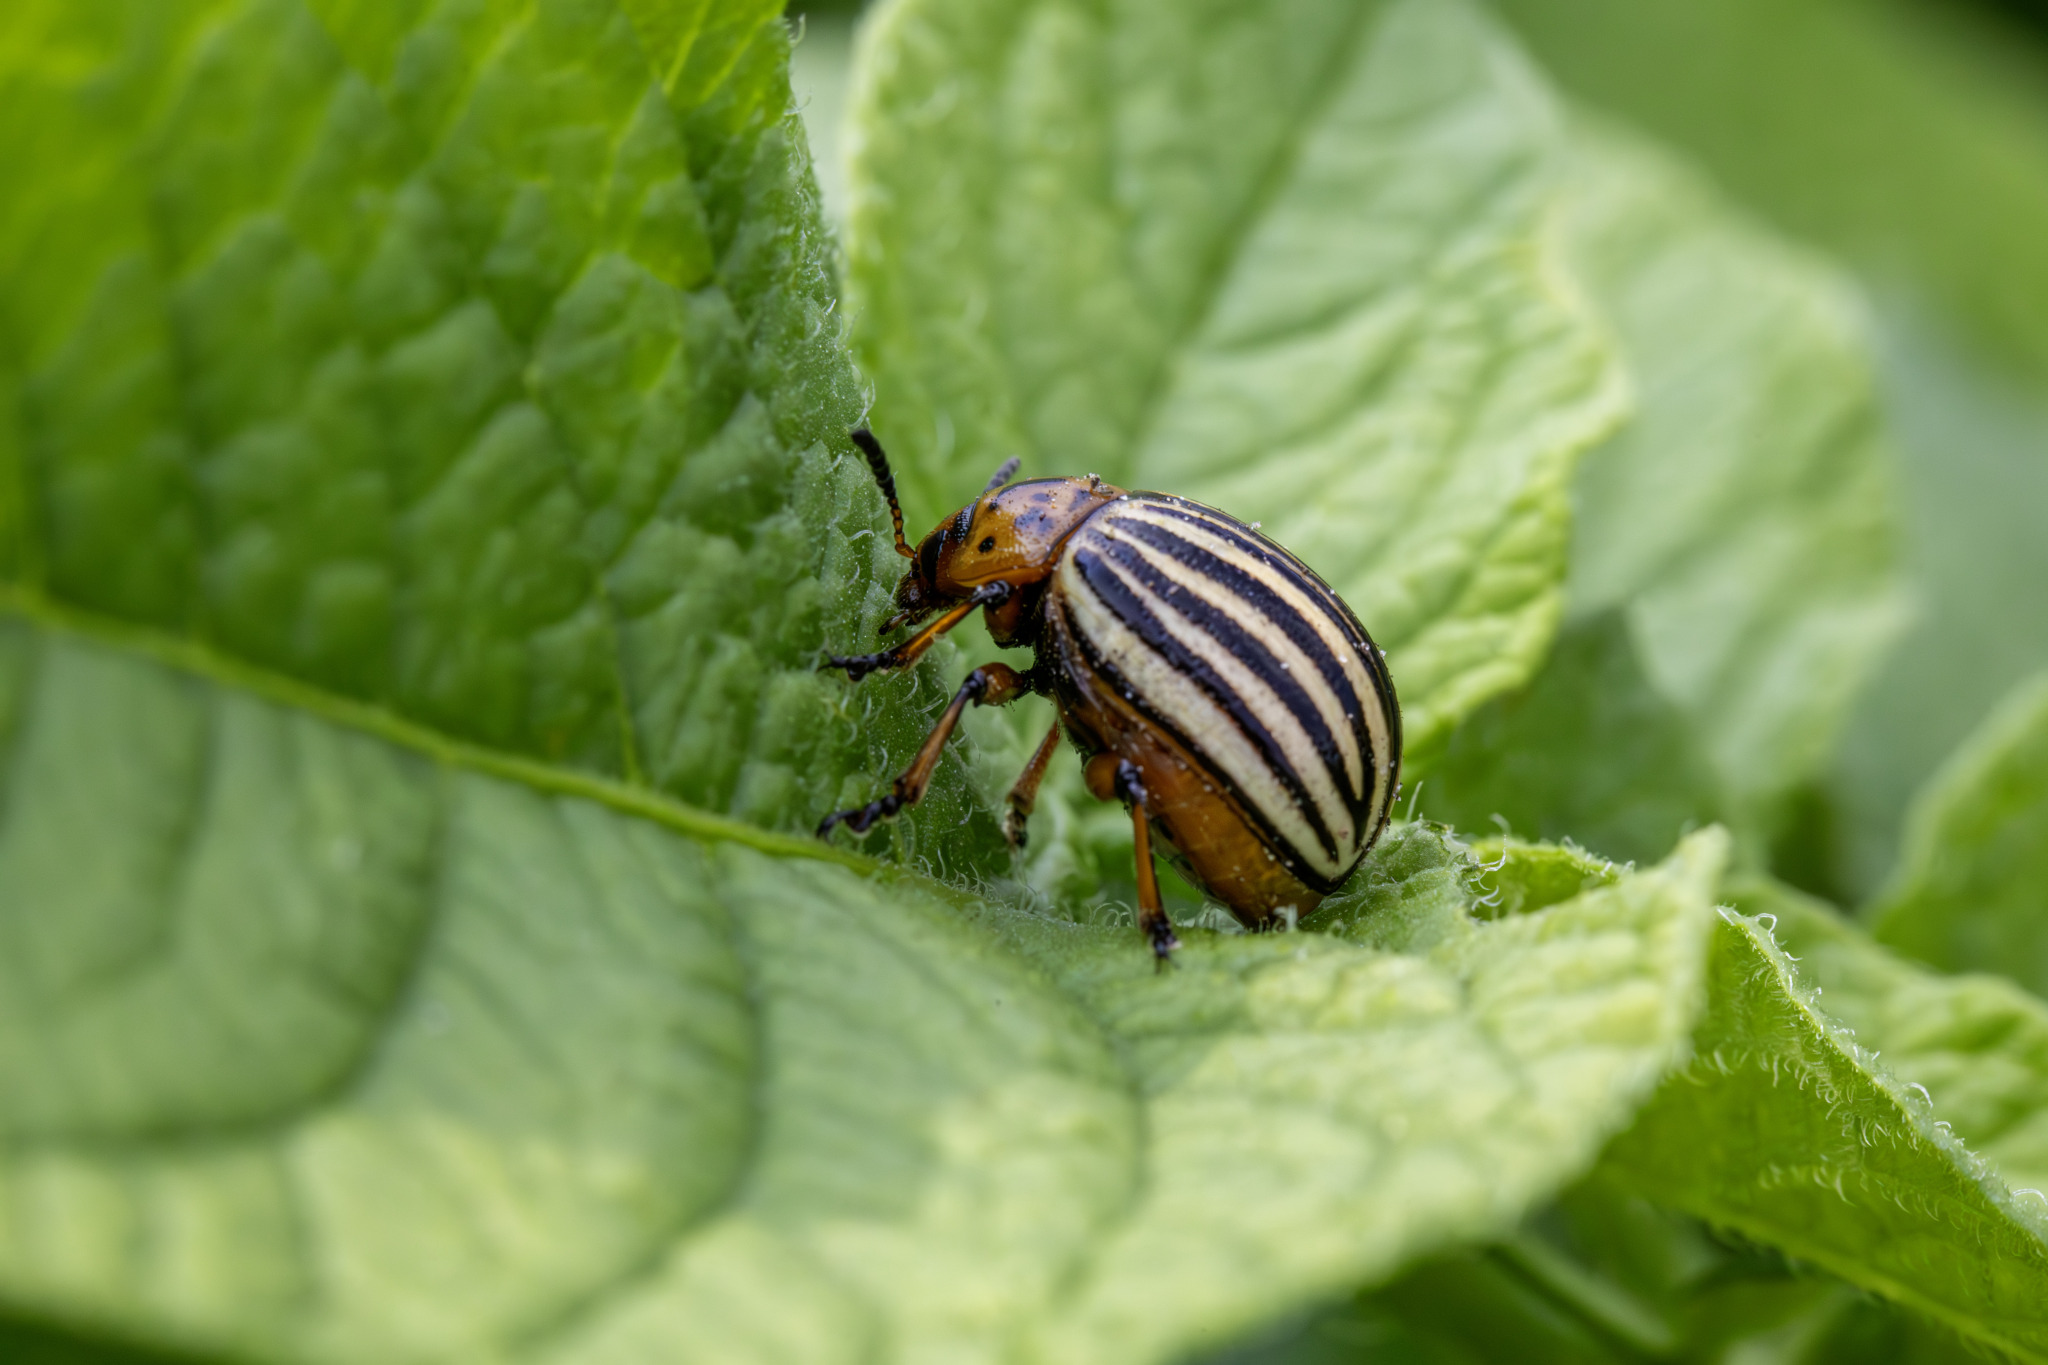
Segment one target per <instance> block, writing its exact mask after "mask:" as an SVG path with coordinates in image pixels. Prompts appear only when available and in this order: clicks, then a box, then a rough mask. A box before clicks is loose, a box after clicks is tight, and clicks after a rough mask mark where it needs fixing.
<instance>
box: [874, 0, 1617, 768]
mask: <svg viewBox="0 0 2048 1365" xmlns="http://www.w3.org/2000/svg"><path fill="white" fill-rule="evenodd" d="M855 85H856V89H855V95H854V101H853V108H852V111H851V114H850V119H849V124H850V126H849V130H848V134H847V136H848V137H849V138H850V140H851V147H852V149H853V150H852V186H851V205H850V209H849V214H848V254H849V261H850V279H849V284H850V287H851V290H852V293H853V301H854V304H855V306H856V311H857V315H858V317H859V326H858V329H857V334H856V340H857V341H858V343H859V345H860V348H861V354H862V357H863V363H864V366H865V368H866V369H867V371H868V372H869V374H870V375H871V376H872V377H873V379H874V382H875V386H876V398H877V404H878V406H877V419H878V421H877V425H878V429H879V432H880V434H881V436H882V437H883V438H884V439H885V440H886V441H888V442H890V443H891V444H892V445H893V447H894V448H895V449H896V450H897V451H899V452H900V455H901V464H902V466H903V467H904V470H905V483H906V486H907V487H908V489H909V490H910V492H911V494H912V498H911V501H912V505H913V513H914V519H917V518H935V517H938V516H940V515H943V514H945V513H948V512H950V511H951V510H952V509H953V508H954V507H955V506H957V505H958V504H959V503H960V502H961V501H963V500H964V499H965V498H966V497H968V496H969V495H971V494H972V493H973V492H974V491H975V490H976V489H977V488H978V487H979V486H980V481H981V479H982V477H983V476H984V475H985V474H986V471H987V470H988V469H990V468H993V467H994V466H995V465H996V464H997V463H998V462H999V461H1000V460H1002V459H1003V458H1004V457H1005V456H1008V455H1010V454H1013V453H1015V454H1021V455H1022V456H1023V457H1024V460H1025V467H1026V471H1027V473H1030V474H1079V473H1087V472H1095V473H1099V474H1101V475H1102V476H1103V477H1105V478H1108V479H1111V480H1114V481H1118V482H1122V483H1126V484H1134V485H1139V486H1145V487H1153V488H1159V489H1164V490H1167V491H1171V492H1175V493H1180V494H1184V495H1187V496H1190V497H1194V498H1198V499H1202V500H1205V501H1209V502H1212V503H1214V504H1216V505H1218V506H1220V507H1223V508H1224V509H1226V510H1228V511H1230V512H1232V513H1233V514H1235V515H1237V516H1239V517H1241V518H1243V519H1245V520H1247V521H1256V522H1260V523H1262V524H1263V528H1264V530H1265V531H1266V532H1267V534H1269V535H1272V536H1273V537H1274V538H1275V539H1277V540H1279V541H1280V542H1281V543H1283V544H1285V545H1287V546H1288V547H1289V548H1290V549H1292V550H1294V551H1295V552H1296V553H1297V554H1299V555H1301V556H1302V557H1303V558H1304V559H1305V560H1306V561H1307V562H1308V563H1310V564H1311V565H1313V566H1314V567H1315V568H1316V569H1317V570H1318V571H1319V572H1320V573H1322V574H1323V576H1324V577H1325V578H1327V579H1328V580H1329V581H1330V582H1331V583H1332V585H1333V586H1335V587H1336V588H1337V589H1338V590H1339V592H1341V593H1342V594H1343V595H1344V597H1345V599H1346V600H1347V601H1348V602H1350V604H1351V605H1352V606H1353V607H1354V608H1355V609H1356V610H1357V611H1358V613H1359V615H1360V617H1361V619H1362V620H1364V622H1365V623H1366V625H1367V627H1368V628H1369V629H1370V630H1371V631H1373V633H1374V635H1375V637H1376V638H1377V639H1378V640H1379V641H1380V643H1381V644H1382V645H1383V646H1384V647H1385V648H1387V650H1388V651H1389V655H1390V658H1391V661H1392V669H1393V673H1394V677H1395V680H1396V683H1397V684H1398V686H1399V688H1400V690H1401V696H1402V702H1403V709H1404V712H1405V715H1406V721H1407V734H1408V741H1409V746H1410V755H1411V770H1415V769H1419V767H1420V765H1421V764H1422V763H1423V762H1425V761H1426V760H1427V758H1428V756H1429V754H1430V752H1431V750H1432V749H1433V748H1435V747H1436V746H1437V745H1438V744H1439V743H1440V742H1441V741H1442V740H1443V738H1444V737H1445V736H1446V735H1447V734H1448V732H1449V730H1450V727H1451V726H1452V725H1453V724H1454V723H1455V722H1456V721H1457V720H1458V719H1459V718H1460V717H1462V716H1463V715H1465V714H1466V713H1467V712H1469V711H1470V710H1471V709H1472V708H1473V707H1475V706H1477V705H1478V704H1479V703H1480V702H1482V701H1483V700H1485V699H1486V698H1487V697H1489V696H1491V695H1493V694H1495V693H1497V692H1499V691H1500V690H1502V689H1503V688H1506V687H1510V686H1513V685H1514V684H1515V683H1517V682H1519V681H1520V680H1522V679H1523V678H1526V677H1527V676H1528V674H1529V672H1530V671H1531V670H1532V669H1533V668H1534V667H1535V665H1536V663H1537V661H1538V660H1539V659H1540V658H1541V656H1542V653H1543V651H1544V650H1545V649H1546V648H1547V646H1548V644H1549V641H1550V637H1551V634H1552V631H1553V629H1554V627H1555V623H1556V619H1557V614H1558V611H1559V608H1560V601H1561V598H1560V592H1559V585H1560V580H1561V578H1562V575H1563V568H1564V559H1563V555H1564V550H1565V541H1566V536H1567V510H1568V509H1567V507H1566V502H1565V494H1566V485H1567V482H1568V480H1569V478H1570V474H1571V468H1572V465H1573V463H1574V460H1575V458H1576V456H1577V454H1578V453H1579V452H1580V451H1581V450H1582V449H1583V448H1584V447H1585V446H1586V445H1587V444H1588V443H1589V442H1590V441H1592V440H1594V439H1596V438H1597V437H1598V436H1600V435H1602V434H1603V433H1604V432H1605V431H1606V430H1608V429H1609V428H1610V427H1611V426H1612V425H1613V423H1614V421H1615V419H1616V418H1617V417H1618V415H1619V413H1620V390H1619V384H1618V372H1617V370H1616V368H1615V367H1614V365H1613V363H1612V360H1611V356H1610V354H1609V352H1608V350H1607V348H1606V347H1605V345H1604V344H1603V343H1602V341H1601V339H1600V336H1599V334H1598V332H1597V329H1596V327H1595V325H1594V323H1593V321H1592V319H1591V318H1590V316H1589V314H1588V313H1587V310H1586V309H1585V308H1584V306H1583V305H1582V304H1581V302H1580V301H1579V300H1578V298H1577V296H1576V294H1575V292H1574V290H1573V287H1572V285H1571V283H1570V281H1569V279H1568V277H1567V276H1566V275H1565V274H1564V273H1563V271H1562V269H1561V268H1560V263H1559V261H1558V259H1557V255H1556V252H1555V251H1554V249H1553V244H1552V242H1551V239H1550V236H1549V233H1548V230H1547V227H1548V222H1549V217H1550V215H1551V214H1552V212H1553V211H1554V209H1555V207H1556V199H1557V191H1558V188H1559V183H1560V171H1561V163H1560V158H1561V154H1562V151H1563V129H1562V127H1561V123H1560V118H1559V114H1558V110H1557V109H1556V107H1555V105H1554V103H1553V101H1552V100H1551V99H1550V97H1549V95H1548V94H1547V92H1546V91H1545V89H1544V87H1543V85H1542V83H1541V81H1540V78H1539V77H1538V76H1537V75H1536V73H1534V72H1533V71H1532V70H1531V69H1530V68H1529V67H1528V66H1527V65H1526V64H1525V63H1524V62H1522V60H1521V59H1520V57H1519V56H1518V55H1517V54H1516V52H1515V51H1514V49H1513V48H1512V46H1511V45H1509V44H1507V43H1506V42H1504V41H1503V40H1502V39H1501V37H1500V36H1499V35H1498V34H1497V33H1496V32H1495V31H1494V30H1493V28H1492V27H1491V26H1490V25H1489V24H1487V23H1486V22H1485V21H1483V20H1482V19H1481V18H1480V17H1479V16H1478V15H1476V14H1475V13H1474V12H1473V11H1472V10H1470V9H1469V8H1467V7H1466V6H1464V5H1462V4H1460V3H1457V0H1393V2H1392V3H1384V4H1382V3H1357V2H1355V0H1315V2H1312V3H1304V4H1277V3H1275V4H1262V5H1258V6H1254V7H1250V8H1247V7H1245V6H1242V5H1222V4H1207V5H1165V4H1148V5H1132V6H1127V7H1120V8H1117V9H1114V10H1108V11H1093V10H1088V9H1086V8H1084V7H1080V6H1072V5H1066V4H1060V3H1052V0H1036V2H1034V3H1025V4H1011V3H995V2H994V0H970V2H969V3H948V2H946V0H892V3H889V4H887V5H885V6H883V7H882V8H880V9H879V10H877V11H876V12H875V13H874V14H873V16H872V17H871V18H870V20H869V22H868V26H867V29H866V31H865V33H864V35H863V39H862V44H861V55H860V59H859V62H858V65H857V69H856V72H855Z"/></svg>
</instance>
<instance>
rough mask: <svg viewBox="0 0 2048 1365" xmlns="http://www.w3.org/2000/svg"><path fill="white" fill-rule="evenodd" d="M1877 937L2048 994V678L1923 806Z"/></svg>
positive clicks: (1959, 756) (1876, 917)
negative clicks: (1998, 973)
mask: <svg viewBox="0 0 2048 1365" xmlns="http://www.w3.org/2000/svg"><path fill="white" fill-rule="evenodd" d="M1872 915H1873V924H1874V926H1875V931H1876V934H1877V936H1878V938H1880V939H1882V940H1883V941H1884V942H1886V943H1889V944H1891V945H1892V946H1893V947H1895V948H1897V949H1898V950H1899V951H1901V952H1903V953H1906V954H1907V955H1909V956H1912V957H1917V958H1919V959H1920V960H1922V961H1923V962H1931V963H1933V964H1934V965H1935V966H1937V967H1941V968H1943V969H1946V970H1949V971H1978V972H2000V973H2003V974H2004V975H2006V976H2009V977H2011V978H2012V979H2014V980H2015V981H2018V982H2020V983H2021V984H2023V985H2025V986H2028V987H2030V988H2032V989H2033V990H2035V991H2036V992H2040V991H2044V990H2048V674H2042V675H2038V676H2036V677H2033V678H2030V679H2028V680H2027V681H2025V682H2023V683H2021V684H2020V686H2019V687H2017V688H2015V689H2014V690H2013V692H2012V694H2011V695H2010V696H2008V697H2007V698H2006V699H2005V700H2004V701H2003V702H2002V703H2001V704H2000V705H1999V707H1998V709H1997V710H1996V711H1994V712H1993V713H1992V715H1991V716H1990V717H1989V718H1987V719H1986V720H1985V721H1984V723H1983V724H1982V725H1981V726H1980V727H1979V728H1978V730H1977V732H1976V733H1975V734H1973V735H1971V736H1970V738H1969V739H1968V740H1966V741H1965V742H1964V744H1963V746H1962V747H1961V748H1960V749H1958V750H1957V751H1956V753H1955V754H1954V756H1952V757H1951V758H1950V759H1949V761H1948V763H1947V764H1946V765H1945V766H1944V767H1943V768H1942V770H1941V771H1940V772H1939V773H1937V774H1936V775H1935V777H1934V778H1933V780H1932V781H1931V782H1929V784H1928V786H1927V789H1926V790H1925V791H1924V792H1922V793H1921V796H1920V798H1919V800H1918V802H1916V804H1915V806H1914V808H1913V813H1912V817H1911V820H1910V823H1909V826H1908V830H1907V837H1906V846H1905V850H1904V852H1903V853H1902V854H1901V856H1900V864H1899V869H1898V872H1897V874H1896V876H1895V878H1894V880H1893V883H1892V885H1891V886H1890V887H1889V888H1888V889H1887V891H1886V894H1885V895H1884V896H1883V897H1882V898H1881V900H1880V901H1879V903H1878V904H1877V906H1876V907H1875V908H1874V909H1873V911H1872Z"/></svg>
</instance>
